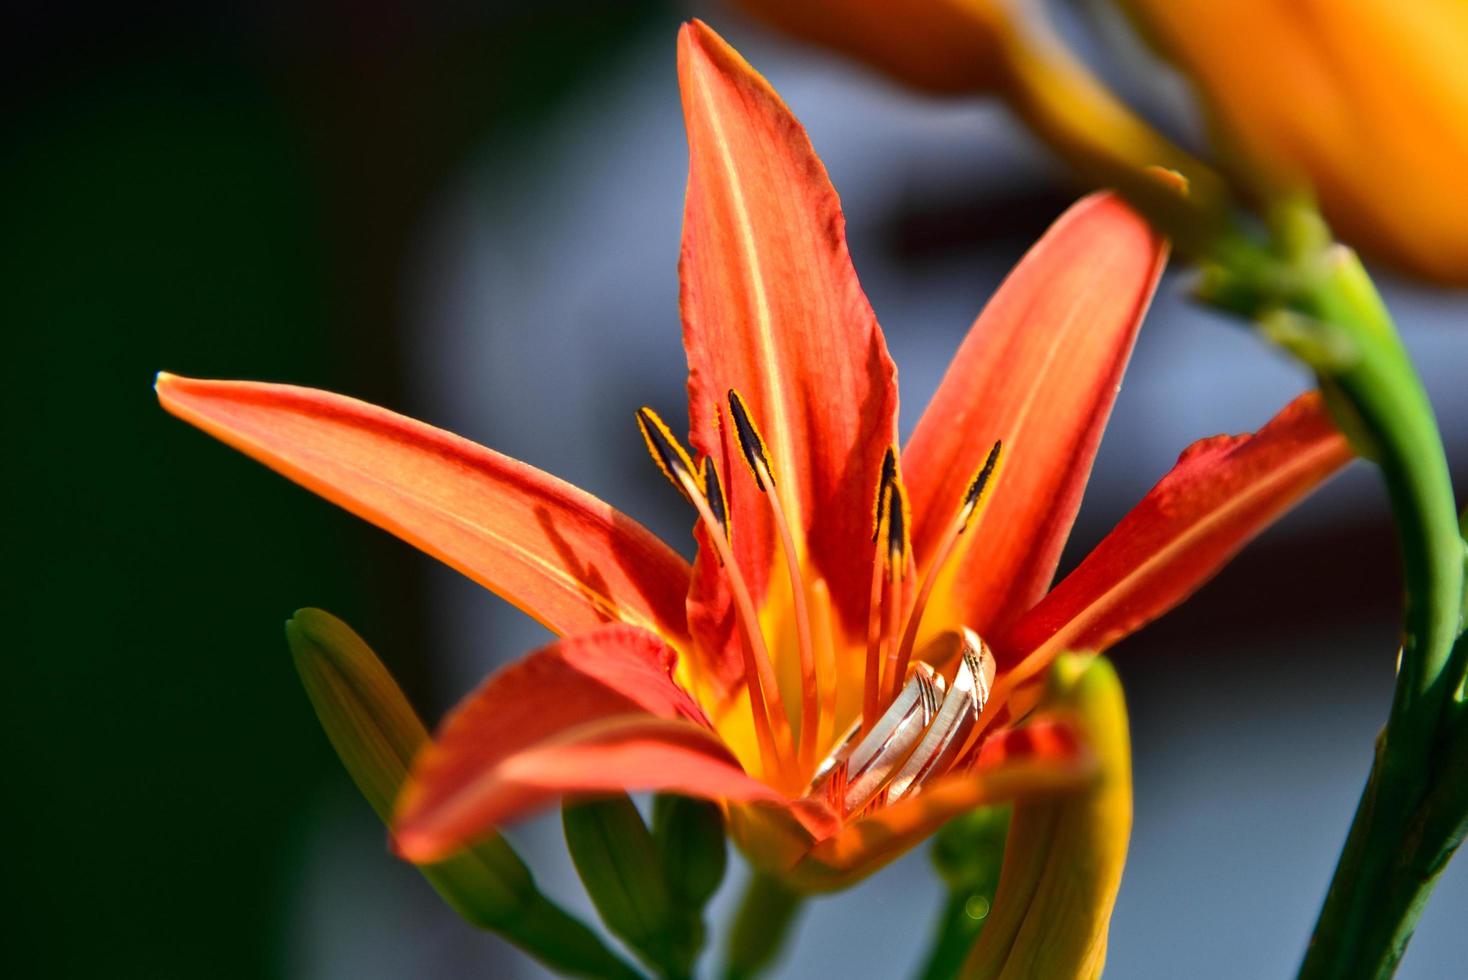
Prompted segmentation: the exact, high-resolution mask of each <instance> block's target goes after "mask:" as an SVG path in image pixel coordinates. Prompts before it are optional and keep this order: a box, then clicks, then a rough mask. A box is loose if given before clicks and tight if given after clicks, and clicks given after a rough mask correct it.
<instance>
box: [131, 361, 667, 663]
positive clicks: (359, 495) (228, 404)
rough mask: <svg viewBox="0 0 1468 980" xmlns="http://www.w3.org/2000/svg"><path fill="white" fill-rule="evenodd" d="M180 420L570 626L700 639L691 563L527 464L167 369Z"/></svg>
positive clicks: (378, 417)
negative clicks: (613, 626) (689, 599)
mask: <svg viewBox="0 0 1468 980" xmlns="http://www.w3.org/2000/svg"><path fill="white" fill-rule="evenodd" d="M157 389H158V398H159V401H161V402H162V403H163V407H164V408H166V409H167V410H168V411H170V412H172V413H173V414H174V415H177V416H178V417H179V418H181V419H183V420H184V421H186V422H190V423H192V424H193V425H196V426H198V427H199V428H201V429H203V430H204V431H205V432H208V433H209V434H210V435H212V436H215V437H216V438H218V439H220V440H222V441H224V442H226V443H228V444H229V445H231V446H233V447H235V448H236V449H238V450H240V451H241V452H244V453H245V454H246V455H249V456H252V457H254V458H255V459H257V460H259V461H260V462H262V463H264V464H265V465H266V466H269V467H270V468H271V469H273V470H275V471H277V472H278V473H281V474H282V475H284V476H286V477H288V478H290V479H292V480H294V481H296V482H297V483H299V484H301V485H302V486H304V487H306V488H307V489H309V490H312V491H315V492H316V493H318V494H320V495H321V496H323V497H325V498H326V499H327V500H330V501H332V502H333V503H335V504H339V505H340V506H342V507H345V508H346V509H347V510H349V511H351V512H352V513H354V514H356V515H357V516H359V517H362V518H365V519H366V520H368V521H371V522H372V523H373V524H376V525H377V526H378V527H381V528H383V529H385V530H387V531H390V532H392V533H393V534H396V535H397V536H398V537H400V538H402V539H403V540H405V541H407V542H408V543H409V544H412V545H415V546H416V547H418V548H421V549H422V550H424V551H426V552H427V553H428V554H430V555H432V556H434V557H435V558H438V559H439V560H440V561H443V562H444V563H445V564H448V565H450V566H452V567H453V568H455V569H457V570H459V571H460V572H463V573H464V574H465V575H467V576H468V577H469V578H471V579H473V580H474V581H476V582H478V583H479V584H480V585H483V586H484V587H485V588H488V589H490V590H491V591H494V592H496V593H498V594H500V595H501V596H504V597H505V598H506V599H508V600H509V601H510V602H512V603H514V604H515V605H516V606H518V607H520V608H521V609H523V610H525V611H526V612H527V613H529V614H530V615H531V616H534V617H535V618H536V619H538V620H539V621H540V622H542V623H544V624H545V625H546V626H547V627H549V628H550V629H552V630H554V631H555V632H557V633H563V634H564V633H575V632H580V631H583V630H588V629H594V628H595V627H597V626H600V625H602V624H604V623H607V622H614V621H620V622H625V623H631V624H634V625H638V626H642V627H645V628H647V629H650V630H654V631H655V632H657V633H659V634H660V635H662V636H664V637H666V638H667V639H668V640H669V641H670V642H672V643H674V644H676V645H678V646H683V647H686V645H687V625H686V616H685V613H684V599H685V596H686V594H687V591H688V581H689V567H688V564H687V562H685V561H684V560H683V559H682V558H680V557H679V556H678V554H677V553H676V552H674V551H673V550H672V549H671V548H669V547H668V546H667V545H666V544H664V543H663V542H662V541H660V540H659V539H658V538H657V537H655V536H654V535H653V534H652V532H650V531H648V530H647V529H645V528H643V527H642V526H641V525H640V524H638V523H637V522H635V521H633V520H632V519H631V518H629V517H626V516H625V515H623V514H621V513H619V512H618V511H616V510H615V509H613V508H612V507H611V506H610V505H608V504H606V503H603V502H602V501H600V500H598V499H596V498H595V497H593V496H591V495H590V494H588V493H585V492H583V491H581V490H578V489H577V488H575V487H573V486H571V485H570V484H568V483H565V482H563V481H561V480H558V479H556V478H555V477H552V476H550V475H548V474H546V473H543V472H541V471H540V470H537V469H535V468H534V467H531V466H528V465H526V464H525V463H521V462H517V461H516V460H513V459H510V458H509V457H507V456H502V455H500V454H499V453H496V452H493V451H492V450H489V449H485V448H484V447H483V446H479V445H476V444H474V443H472V442H470V441H469V440H467V439H462V438H460V437H458V436H455V435H453V434H451V433H448V432H444V431H442V430H440V429H435V428H433V427H432V426H429V425H425V424H423V423H422V422H416V421H414V420H412V419H408V418H404V417H403V416H401V415H396V414H394V413H392V412H389V411H387V410H385V409H381V408H377V407H375V406H373V405H368V404H366V403H365V402H360V401H357V400H356V399H352V398H346V397H344V396H341V395H334V394H330V393H328V392H323V391H316V390H314V389H311V388H298V387H295V386H293V385H277V384H263V383H257V382H249V381H198V380H193V379H189V378H180V377H176V376H174V375H170V374H160V375H159V376H158V384H157Z"/></svg>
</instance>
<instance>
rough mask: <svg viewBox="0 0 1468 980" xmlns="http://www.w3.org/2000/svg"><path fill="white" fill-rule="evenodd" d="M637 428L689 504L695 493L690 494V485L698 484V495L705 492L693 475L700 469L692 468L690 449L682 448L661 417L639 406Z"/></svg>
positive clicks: (663, 469) (649, 453) (650, 453)
mask: <svg viewBox="0 0 1468 980" xmlns="http://www.w3.org/2000/svg"><path fill="white" fill-rule="evenodd" d="M637 428H638V430H639V431H641V433H642V438H643V441H644V442H646V443H647V452H648V455H650V456H651V457H652V461H653V462H654V463H656V464H658V469H660V470H662V471H663V476H665V477H667V478H668V482H669V483H671V484H673V486H674V488H675V489H677V491H678V492H679V493H681V494H682V495H683V496H684V498H685V499H686V500H687V501H688V502H689V503H690V504H691V503H693V497H692V496H689V489H688V487H689V485H692V486H695V487H698V488H699V489H698V493H697V494H696V496H703V488H702V486H700V484H699V482H698V478H697V477H696V476H695V475H694V474H695V473H697V472H698V471H697V470H695V469H694V468H693V460H692V459H690V458H689V456H688V450H686V449H684V448H683V445H682V443H680V442H679V441H678V439H677V437H675V436H674V435H673V433H672V430H670V429H669V428H668V426H667V423H665V422H664V421H663V420H662V417H661V416H660V415H658V413H657V412H654V411H653V410H652V409H651V408H648V407H647V406H646V405H644V406H643V407H642V408H639V409H638V410H637Z"/></svg>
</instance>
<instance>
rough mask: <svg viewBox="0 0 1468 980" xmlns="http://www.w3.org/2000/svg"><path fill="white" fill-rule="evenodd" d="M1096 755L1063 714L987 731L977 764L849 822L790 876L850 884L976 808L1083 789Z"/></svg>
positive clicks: (809, 886)
mask: <svg viewBox="0 0 1468 980" xmlns="http://www.w3.org/2000/svg"><path fill="white" fill-rule="evenodd" d="M1093 772H1094V759H1093V758H1092V757H1091V755H1090V753H1089V752H1087V751H1086V749H1085V746H1084V745H1083V744H1082V743H1081V741H1080V739H1079V738H1078V737H1077V735H1076V733H1075V731H1074V729H1073V728H1072V727H1071V726H1070V725H1069V724H1068V722H1066V721H1065V720H1063V719H1059V718H1045V717H1037V718H1035V719H1034V720H1032V721H1030V722H1029V723H1027V724H1025V725H1023V726H1021V727H1018V728H1009V729H1003V730H1000V731H997V732H995V733H994V734H993V735H991V736H989V738H988V740H987V741H986V742H985V743H984V745H983V747H982V749H981V750H980V752H979V758H978V760H977V762H976V763H975V765H974V768H973V769H971V770H970V771H968V772H965V773H961V774H955V775H950V776H946V777H944V778H943V779H941V780H939V781H937V782H936V783H934V784H932V785H931V786H929V787H924V789H923V790H922V791H921V792H919V793H917V794H916V795H914V796H912V797H910V798H908V799H905V800H901V801H899V802H897V803H894V804H892V805H890V806H887V807H884V808H882V809H879V810H877V811H875V812H874V813H873V814H872V815H871V816H868V817H864V818H862V819H860V820H857V821H856V822H854V823H851V824H849V825H847V826H846V827H845V828H843V829H842V830H841V832H840V833H838V834H836V835H835V836H834V837H831V838H829V839H827V840H824V841H822V842H821V843H819V844H818V845H816V847H815V848H813V849H812V850H811V852H810V853H809V854H808V855H807V856H806V857H805V858H804V859H802V860H801V861H800V862H799V863H798V864H796V865H795V867H794V868H792V869H791V870H790V871H788V872H787V873H786V877H787V878H788V879H789V881H790V882H791V883H792V884H794V885H795V886H796V887H798V888H801V889H803V890H809V891H829V890H831V889H835V888H844V887H845V886H847V885H849V884H851V883H852V882H854V881H856V880H858V879H860V878H862V877H865V876H866V875H868V874H871V873H872V872H873V871H875V870H877V869H878V868H880V867H881V866H883V865H884V864H886V863H887V862H889V861H891V860H893V859H894V858H896V857H898V856H899V855H901V854H902V853H904V852H906V851H907V850H909V849H910V848H912V847H914V846H915V845H917V844H919V843H920V842H922V841H923V840H924V839H925V838H926V837H927V836H928V835H929V834H931V833H932V832H933V831H935V830H937V829H938V828H939V827H940V826H942V825H943V824H944V823H946V822H947V821H948V820H950V819H952V818H953V817H954V816H956V815H958V814H960V813H963V812H965V811H968V810H972V809H973V808H974V807H976V806H982V805H984V804H988V803H999V802H1004V801H1008V800H1014V799H1022V798H1027V797H1030V796H1035V795H1046V794H1050V793H1058V792H1065V791H1068V790H1074V789H1076V788H1079V787H1081V786H1084V785H1085V784H1086V782H1087V780H1088V779H1089V778H1090V776H1091V774H1092V773H1093Z"/></svg>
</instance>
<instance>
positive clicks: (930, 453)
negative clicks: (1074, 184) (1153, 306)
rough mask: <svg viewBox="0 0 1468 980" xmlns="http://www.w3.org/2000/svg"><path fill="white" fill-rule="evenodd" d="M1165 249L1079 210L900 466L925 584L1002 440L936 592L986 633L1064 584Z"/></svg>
mask: <svg viewBox="0 0 1468 980" xmlns="http://www.w3.org/2000/svg"><path fill="white" fill-rule="evenodd" d="M1166 255H1167V246H1166V242H1165V241H1164V240H1163V239H1162V238H1160V237H1159V236H1158V235H1157V234H1156V233H1154V232H1153V231H1152V230H1151V228H1150V227H1148V225H1147V223H1146V221H1144V220H1143V219H1142V218H1141V217H1140V216H1139V215H1137V214H1136V213H1135V212H1134V211H1132V210H1131V209H1130V208H1129V207H1127V205H1126V204H1125V203H1123V202H1122V200H1121V199H1120V198H1118V197H1116V196H1115V195H1113V194H1105V193H1103V194H1093V195H1091V196H1090V197H1087V198H1085V199H1084V200H1082V201H1080V202H1079V203H1077V204H1076V205H1074V206H1073V207H1071V208H1070V210H1068V211H1067V212H1066V213H1065V214H1063V215H1062V216H1061V217H1060V219H1059V220H1058V221H1056V222H1055V224H1054V225H1053V226H1051V228H1050V230H1049V231H1047V232H1046V233H1045V235H1044V237H1043V238H1041V239H1040V240H1039V242H1037V243H1036V244H1035V246H1034V247H1033V248H1032V249H1030V251H1029V253H1028V254H1026V255H1025V257H1024V258H1023V259H1022V260H1021V261H1020V263H1019V265H1017V266H1016V267H1015V269H1014V271H1013V272H1011V273H1010V274H1009V277H1008V278H1007V279H1005V281H1004V284H1003V285H1001V286H1000V287H999V291H998V292H997V293H995V294H994V297H993V299H991V300H990V301H989V303H988V305H987V306H986V307H985V308H984V311H983V313H982V314H980V315H979V318H978V320H977V321H976V322H975V323H974V325H973V328H972V329H971V330H970V331H969V334H968V337H967V338H966V339H965V340H964V342H963V344H962V346H961V347H959V349H958V354H957V355H956V356H955V357H954V359H953V363H952V365H951V366H950V367H949V368H948V372H947V374H946V375H945V376H944V378H943V382H942V384H941V385H940V386H939V388H938V391H937V393H936V394H935V395H934V396H933V400H932V402H931V403H929V405H928V408H927V410H926V411H925V412H924V413H923V417H922V419H921V420H920V421H919V422H918V426H917V429H916V430H915V431H914V432H913V435H912V439H911V440H910V441H909V443H908V446H907V449H906V451H905V452H904V453H903V456H902V463H903V474H904V477H905V478H906V480H907V487H908V492H909V493H910V494H911V499H912V510H913V549H914V551H915V552H916V554H917V559H918V563H919V567H920V568H921V569H923V570H924V571H925V570H926V567H925V563H926V562H928V561H931V560H932V558H933V554H934V551H935V550H936V549H937V548H938V547H939V541H940V540H941V539H942V538H943V536H944V534H945V532H946V531H947V529H948V527H949V526H950V524H951V522H952V520H953V515H954V514H955V512H956V511H957V509H958V507H959V505H960V503H961V502H962V500H963V496H964V490H965V489H966V487H967V484H968V481H969V480H970V479H971V478H972V477H973V475H974V473H975V472H976V471H977V470H978V469H979V467H980V465H982V463H983V462H984V459H985V456H986V454H987V453H988V452H989V449H990V447H991V446H992V445H993V443H994V441H995V440H996V439H1002V440H1003V441H1004V446H1005V458H1006V461H1005V465H1004V470H1003V472H1002V474H1001V476H1000V478H999V479H998V480H997V481H996V482H995V485H994V486H993V487H991V488H990V490H989V501H988V504H987V507H986V509H985V512H984V513H983V515H982V516H981V517H980V519H979V523H978V524H977V525H976V526H975V527H972V528H970V529H969V530H968V531H967V532H966V533H965V534H964V536H963V539H961V540H960V545H959V547H960V549H961V550H960V551H958V552H956V553H955V555H954V557H953V558H951V559H950V560H949V562H948V563H947V565H946V566H945V570H944V574H943V578H942V579H940V580H939V583H938V587H937V589H936V590H935V592H934V602H935V604H947V605H948V607H949V609H948V612H949V615H946V616H945V615H934V616H929V617H927V620H926V621H927V622H930V623H933V624H935V625H936V624H941V623H954V622H957V623H964V624H967V625H968V626H970V627H972V628H974V629H976V630H979V631H980V632H984V631H986V630H988V631H992V630H994V629H996V628H998V627H1001V626H1002V625H1003V623H1004V620H1005V619H1006V618H1008V617H1010V616H1013V615H1015V614H1016V613H1017V612H1020V611H1023V610H1025V609H1028V608H1029V607H1030V606H1032V605H1033V604H1034V603H1035V601H1036V600H1038V599H1039V598H1040V596H1042V595H1043V594H1044V592H1045V589H1046V588H1047V587H1048V586H1049V585H1050V580H1051V578H1052V577H1053V576H1054V574H1055V566H1056V564H1057V562H1058V561H1059V560H1060V551H1061V548H1062V547H1063V546H1064V544H1065V539H1066V536H1067V535H1068V534H1069V533H1070V527H1071V524H1072V522H1073V521H1074V520H1075V515H1076V510H1077V509H1078V508H1079V506H1080V501H1081V493H1082V491H1083V490H1084V489H1085V484H1086V479H1087V478H1088V477H1089V476H1090V472H1091V462H1092V460H1093V459H1094V457H1095V453H1096V447H1097V444H1098V443H1099V442H1100V440H1101V430H1102V429H1103V428H1104V427H1105V425H1106V419H1107V417H1108V416H1109V415H1110V413H1111V405H1112V402H1113V401H1114V399H1115V397H1116V392H1117V388H1118V386H1119V385H1120V383H1121V376H1122V372H1123V371H1124V370H1125V368H1126V363H1127V360H1128V358H1129V357H1130V356H1131V349H1132V342H1133V340H1134V339H1135V338H1136V334H1137V329H1138V327H1139V326H1140V325H1141V322H1142V316H1143V314H1144V313H1145V312H1146V310H1147V306H1148V304H1149V303H1150V302H1151V299H1152V292H1153V290H1154V288H1155V287H1156V284H1157V278H1158V276H1159V275H1160V274H1161V271H1162V267H1163V264H1164V263H1165V261H1166Z"/></svg>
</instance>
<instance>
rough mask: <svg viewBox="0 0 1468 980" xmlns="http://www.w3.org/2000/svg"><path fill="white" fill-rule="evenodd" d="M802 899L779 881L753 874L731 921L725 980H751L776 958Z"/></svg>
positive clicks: (793, 922) (798, 910)
mask: <svg viewBox="0 0 1468 980" xmlns="http://www.w3.org/2000/svg"><path fill="white" fill-rule="evenodd" d="M804 903H805V899H804V897H803V896H801V895H800V894H798V893H796V892H794V891H792V890H790V889H789V888H787V887H786V886H785V884H784V883H783V882H781V881H780V880H779V879H778V878H775V877H772V876H770V875H766V874H761V873H759V872H755V873H754V875H753V877H751V878H750V879H749V884H748V885H746V886H745V889H744V898H743V899H742V900H741V901H740V903H739V912H738V913H737V914H736V915H735V918H734V930H733V932H732V933H731V934H730V937H729V948H728V950H727V952H726V958H725V963H724V974H723V975H724V977H725V980H752V978H754V977H757V976H759V975H760V974H761V973H763V972H764V971H765V970H767V969H769V967H770V966H771V965H773V964H774V962H775V960H776V959H778V958H779V956H780V953H781V952H782V951H783V949H784V946H785V940H786V939H787V938H789V935H790V930H791V927H792V926H793V925H794V924H795V920H796V918H798V917H799V914H800V910H801V908H803V907H804Z"/></svg>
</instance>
